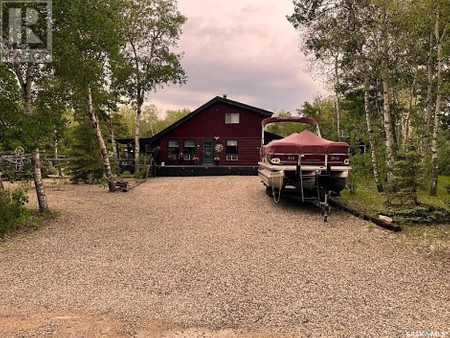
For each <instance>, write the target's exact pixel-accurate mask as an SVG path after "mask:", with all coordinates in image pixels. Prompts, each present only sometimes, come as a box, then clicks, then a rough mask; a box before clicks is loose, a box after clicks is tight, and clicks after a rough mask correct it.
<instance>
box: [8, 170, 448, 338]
mask: <svg viewBox="0 0 450 338" xmlns="http://www.w3.org/2000/svg"><path fill="white" fill-rule="evenodd" d="M64 189H65V190H64V191H56V190H55V191H50V189H49V190H48V195H49V201H50V205H51V206H52V207H53V208H55V209H58V210H61V211H62V214H61V216H60V217H59V218H58V219H56V220H54V221H51V223H50V225H48V226H45V227H43V228H41V229H40V230H38V231H35V232H32V233H29V234H24V235H20V236H18V237H15V238H13V239H11V240H9V241H7V242H6V243H3V244H1V245H0V336H1V337H5V336H24V337H28V336H36V335H54V334H56V335H59V336H73V337H79V336H93V335H96V336H100V335H101V336H111V337H115V336H143V337H144V336H167V337H171V336H194V337H208V336H218V337H229V336H241V335H242V336H263V337H265V336H274V335H280V336H281V335H289V336H392V337H394V336H398V337H402V336H406V335H407V333H408V332H411V333H413V332H422V331H439V332H443V331H448V332H449V333H448V334H447V337H450V327H449V323H450V291H449V290H450V283H449V282H450V274H449V272H450V271H449V270H448V269H446V268H445V267H442V266H435V265H433V263H432V261H431V260H427V259H426V258H425V257H423V256H420V255H418V254H416V253H415V252H414V251H413V250H412V249H411V248H408V247H407V246H405V245H404V243H402V241H401V240H399V234H396V233H392V232H388V231H385V230H381V229H378V228H373V227H371V226H369V225H368V224H367V223H365V222H363V221H360V220H358V219H356V218H353V217H351V216H348V215H347V214H344V213H340V212H333V213H332V214H331V216H330V217H329V223H323V222H322V215H321V213H320V211H319V210H318V209H316V208H314V207H301V206H300V205H299V204H298V203H297V202H295V201H290V200H282V202H281V203H280V204H278V205H276V204H274V202H273V201H272V200H271V199H270V198H269V197H267V196H266V195H265V192H264V189H263V186H262V185H261V184H260V183H259V180H258V178H257V177H192V178H158V179H154V180H151V181H148V182H146V183H144V184H142V185H140V186H138V187H136V188H135V189H133V190H132V191H130V192H129V193H117V194H109V193H108V192H106V190H105V189H102V188H99V187H92V186H71V185H67V186H65V188H64Z"/></svg>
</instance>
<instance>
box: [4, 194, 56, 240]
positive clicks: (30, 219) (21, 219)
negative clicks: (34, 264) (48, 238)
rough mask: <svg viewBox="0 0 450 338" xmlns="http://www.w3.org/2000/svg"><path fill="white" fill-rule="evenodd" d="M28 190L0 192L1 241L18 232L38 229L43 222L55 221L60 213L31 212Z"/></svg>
mask: <svg viewBox="0 0 450 338" xmlns="http://www.w3.org/2000/svg"><path fill="white" fill-rule="evenodd" d="M26 203H28V196H27V192H26V189H23V188H19V189H14V190H0V239H1V238H4V237H5V236H7V235H11V234H14V233H16V232H18V231H24V230H29V229H36V228H38V227H40V226H41V225H42V223H43V221H45V220H48V219H53V218H56V217H57V216H58V213H54V212H46V213H40V212H38V211H37V210H29V209H28V208H26V206H25V204H26Z"/></svg>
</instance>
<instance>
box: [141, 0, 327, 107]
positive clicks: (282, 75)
mask: <svg viewBox="0 0 450 338" xmlns="http://www.w3.org/2000/svg"><path fill="white" fill-rule="evenodd" d="M179 8H180V11H181V12H182V13H183V14H184V15H185V16H187V17H188V21H187V23H186V24H185V26H184V28H183V35H182V37H181V40H180V43H179V49H180V50H181V51H184V58H183V60H182V65H183V67H184V68H185V69H186V71H187V74H188V77H189V79H188V83H187V84H186V85H184V86H182V87H178V86H176V87H168V88H165V89H163V90H159V91H158V92H157V93H153V94H151V95H150V96H149V99H150V101H151V102H152V103H154V104H156V105H157V106H158V107H159V108H160V109H163V110H167V109H179V108H183V107H187V108H189V109H191V110H193V109H195V108H197V107H199V106H201V105H202V104H203V103H205V102H206V101H208V100H210V99H211V98H213V97H214V96H217V95H222V94H224V93H227V94H228V96H229V98H230V99H233V100H237V101H242V102H243V103H246V104H250V105H254V106H257V107H260V108H264V109H268V110H281V109H284V110H290V111H293V110H295V109H296V108H300V107H301V105H302V104H303V103H304V101H311V100H312V99H313V96H314V95H315V94H317V93H323V92H324V89H323V85H322V84H321V83H320V82H316V81H314V80H313V78H312V75H311V74H309V73H308V72H306V71H305V68H306V61H305V58H304V56H303V55H302V53H301V52H300V51H299V48H298V36H297V32H296V31H295V30H294V28H293V27H292V26H291V24H290V23H289V22H288V21H287V20H286V15H288V14H290V13H292V12H293V5H292V3H291V1H290V0H284V1H283V2H281V1H273V0H240V1H237V0H230V1H216V0H214V1H204V0H202V1H201V0H179Z"/></svg>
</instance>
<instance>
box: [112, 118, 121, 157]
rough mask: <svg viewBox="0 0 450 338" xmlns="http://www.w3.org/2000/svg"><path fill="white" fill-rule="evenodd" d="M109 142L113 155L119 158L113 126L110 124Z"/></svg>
mask: <svg viewBox="0 0 450 338" xmlns="http://www.w3.org/2000/svg"><path fill="white" fill-rule="evenodd" d="M111 144H112V147H113V152H114V157H115V158H117V159H119V154H118V153H117V143H116V136H115V135H114V128H113V127H112V126H111Z"/></svg>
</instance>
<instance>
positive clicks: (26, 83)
mask: <svg viewBox="0 0 450 338" xmlns="http://www.w3.org/2000/svg"><path fill="white" fill-rule="evenodd" d="M31 67H32V65H31V64H27V68H26V70H25V75H23V74H22V70H21V64H20V63H17V64H15V68H14V70H15V73H16V76H17V78H18V80H19V83H20V86H21V88H22V100H23V107H24V111H25V115H27V116H30V115H31V114H32V109H31V103H32V102H31V100H32V97H31V90H32V86H33V77H32V76H33V74H32V69H31ZM31 163H32V166H33V181H34V185H35V188H36V195H37V200H38V204H39V211H40V212H45V211H48V210H49V207H48V203H47V197H46V195H45V190H44V182H43V180H42V169H41V163H40V156H39V149H38V148H36V149H35V150H33V156H32V161H31Z"/></svg>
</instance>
